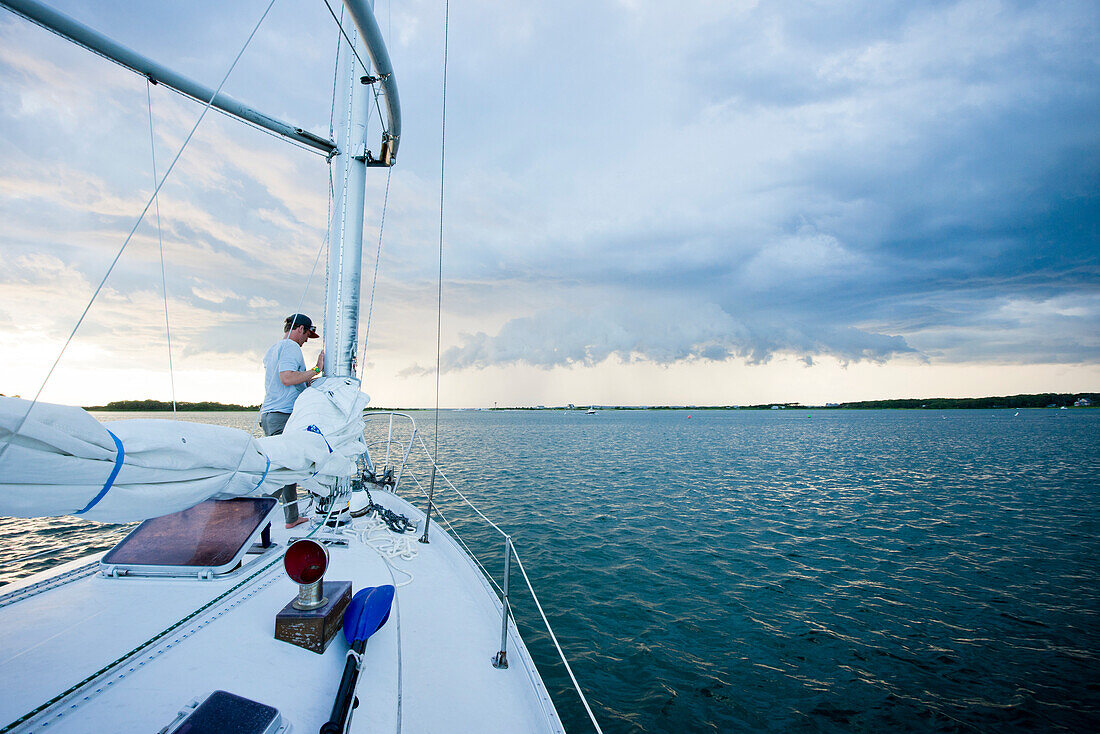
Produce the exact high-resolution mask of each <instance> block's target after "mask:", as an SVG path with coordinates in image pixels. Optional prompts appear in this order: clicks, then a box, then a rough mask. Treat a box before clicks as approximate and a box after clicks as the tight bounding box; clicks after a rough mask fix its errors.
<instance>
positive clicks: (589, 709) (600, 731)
mask: <svg viewBox="0 0 1100 734" xmlns="http://www.w3.org/2000/svg"><path fill="white" fill-rule="evenodd" d="M512 553H513V555H514V556H515V559H516V565H517V566H519V572H520V573H521V574H523V580H524V581H526V582H527V589H528V590H529V591H530V592H531V599H533V600H534V602H535V607H537V608H538V610H539V616H540V617H542V621H543V622H544V623H545V624H546V631H547V632H549V633H550V640H551V641H552V642H553V643H554V647H556V648H557V650H558V656H559V657H561V661H562V663H563V664H564V665H565V672H567V673H569V679H570V680H571V681H573V688H574V689H576V691H577V695H578V696H580V698H581V703H583V704H584V710H585V711H587V712H588V719H589V721H591V722H592V726H594V727H595V728H596V732H597V734H603V729H601V728H600V725H599V723H598V722H597V721H596V715H595V714H594V713H592V707H591V706H589V705H588V698H587V697H585V695H584V691H582V690H581V684H580V683H579V682H577V676H575V675H573V667H572V666H571V665H569V661H568V660H566V659H565V651H564V650H562V649H561V645H560V644H559V643H558V637H557V635H555V634H554V630H553V629H552V628H551V627H550V620H549V619H547V618H546V612H544V611H543V610H542V604H541V603H540V602H539V598H538V596H536V595H535V587H534V586H533V585H532V584H531V578H530V577H529V576H528V575H527V569H525V568H524V567H523V561H521V560H520V559H519V553H516V552H515V546H513V547H512Z"/></svg>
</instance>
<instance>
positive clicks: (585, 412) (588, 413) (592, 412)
mask: <svg viewBox="0 0 1100 734" xmlns="http://www.w3.org/2000/svg"><path fill="white" fill-rule="evenodd" d="M584 414H585V415H596V409H595V408H589V409H588V410H586V411H584Z"/></svg>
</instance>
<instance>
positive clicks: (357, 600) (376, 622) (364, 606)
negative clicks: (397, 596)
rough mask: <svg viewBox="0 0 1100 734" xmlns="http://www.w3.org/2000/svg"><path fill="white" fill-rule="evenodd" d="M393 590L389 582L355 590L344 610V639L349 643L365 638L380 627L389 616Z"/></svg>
mask: <svg viewBox="0 0 1100 734" xmlns="http://www.w3.org/2000/svg"><path fill="white" fill-rule="evenodd" d="M394 592H395V589H394V588H393V586H391V585H389V584H387V585H385V586H371V587H369V588H366V589H360V590H359V591H358V592H356V594H355V596H353V597H352V598H351V603H350V604H348V608H347V611H345V612H344V639H345V640H347V641H348V644H349V645H352V644H355V642H357V641H359V640H366V639H367V638H369V637H370V636H371V635H373V634H374V633H375V632H377V631H378V630H379V629H381V628H382V625H384V624H385V623H386V620H387V619H389V618H390V607H391V606H392V605H393V595H394Z"/></svg>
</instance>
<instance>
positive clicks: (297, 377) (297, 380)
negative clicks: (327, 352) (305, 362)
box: [279, 370, 320, 387]
mask: <svg viewBox="0 0 1100 734" xmlns="http://www.w3.org/2000/svg"><path fill="white" fill-rule="evenodd" d="M317 377H320V374H318V373H317V372H314V371H313V370H306V371H304V372H297V371H295V370H286V371H285V372H280V373H279V380H280V381H281V382H282V383H283V384H284V385H286V386H287V387H290V386H291V385H301V384H302V383H303V382H304V383H306V384H307V385H308V384H309V383H311V382H313V380H314V379H315V378H317Z"/></svg>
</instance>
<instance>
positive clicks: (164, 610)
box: [0, 491, 562, 732]
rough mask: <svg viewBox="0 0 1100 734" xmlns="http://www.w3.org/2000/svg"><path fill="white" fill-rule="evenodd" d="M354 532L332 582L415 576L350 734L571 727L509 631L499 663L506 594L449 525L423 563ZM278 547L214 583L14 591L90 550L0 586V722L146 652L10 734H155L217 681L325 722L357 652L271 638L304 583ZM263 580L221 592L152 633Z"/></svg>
mask: <svg viewBox="0 0 1100 734" xmlns="http://www.w3.org/2000/svg"><path fill="white" fill-rule="evenodd" d="M373 494H374V495H375V500H376V501H377V502H379V503H380V504H383V505H385V506H386V507H388V508H390V509H393V510H394V511H395V512H398V513H401V514H405V515H407V516H408V517H410V518H412V519H415V520H417V521H420V522H421V523H422V522H423V514H422V513H421V512H420V511H419V510H417V509H415V508H414V507H412V506H411V505H410V504H408V503H407V502H405V501H404V500H403V499H401V498H399V497H397V496H396V495H393V494H390V493H385V492H377V491H376V492H374V493H373ZM307 527H308V526H306V525H302V526H300V527H298V528H295V529H294V530H292V531H285V530H283V528H282V527H281V523H278V527H277V528H273V540H275V541H276V542H277V543H278V544H279V546H280V548H283V547H285V544H286V541H287V536H288V535H293V536H301V535H304V534H305V533H304V532H302V531H303V530H304V529H305V528H307ZM387 532H388V531H387ZM321 535H323V534H322V533H318V534H316V535H314V536H313V537H314V538H317V537H319V536H321ZM345 537H347V536H345ZM403 537H407V538H410V539H414V538H415V536H413V535H411V534H409V535H406V536H403ZM348 541H349V544H348V546H347V547H346V548H341V547H337V546H333V547H330V569H329V571H328V573H327V574H326V576H325V578H326V580H328V581H341V580H350V581H352V584H353V591H358V590H359V589H362V588H365V587H368V586H377V585H381V584H390V583H393V584H395V585H399V584H404V583H405V582H406V581H408V576H407V575H406V574H405V573H402V572H401V571H406V572H407V573H409V574H412V581H411V583H408V584H407V585H404V586H399V588H398V590H397V597H396V599H395V602H394V606H393V609H392V614H391V617H390V620H389V621H388V622H387V624H385V625H384V626H383V627H382V628H381V629H380V630H379V631H378V632H377V633H375V634H374V635H373V636H372V637H371V638H370V641H369V642H368V644H367V646H366V652H365V653H364V656H363V669H362V673H361V676H360V682H359V686H358V689H357V693H358V697H359V701H360V706H359V707H358V708H357V709H356V710H355V713H354V714H353V716H352V723H351V728H350V731H352V732H396V731H401V732H464V731H471V732H472V731H477V732H560V731H562V726H561V722H560V720H559V719H558V716H557V713H556V712H555V710H554V707H553V703H552V702H551V700H550V697H549V695H548V694H547V691H546V688H545V686H544V685H543V682H542V680H541V678H540V676H539V674H538V671H537V670H536V668H535V666H534V664H533V663H532V661H531V659H530V656H529V654H528V652H527V650H526V648H525V647H524V645H523V641H522V640H521V639H520V636H519V634H518V633H517V632H516V631H515V629H514V627H512V626H510V632H509V642H508V660H509V667H508V668H507V669H497V668H494V667H493V666H492V664H491V658H492V656H493V655H494V653H496V651H497V649H498V648H499V644H500V613H501V603H500V601H499V600H498V598H497V597H496V595H495V594H494V593H493V590H492V588H491V587H490V586H489V585H488V582H487V581H486V580H485V578H484V576H483V575H482V574H481V572H480V571H479V570H478V569H477V567H476V566H475V565H474V562H473V561H472V560H471V559H470V557H469V556H468V555H467V554H466V553H465V552H464V551H463V550H462V549H461V548H460V547H459V546H458V545H457V544H456V543H455V542H454V541H453V540H452V539H451V538H450V536H448V535H447V534H446V533H445V532H443V531H442V530H441V529H439V528H438V526H436V525H435V524H434V523H433V525H432V528H431V543H429V544H419V543H416V542H415V540H413V543H412V547H413V548H414V549H415V551H416V552H417V553H418V555H417V556H416V557H415V558H414V559H412V560H409V561H406V560H393V561H389V562H387V561H386V560H383V558H382V556H381V555H380V554H379V553H377V552H376V551H375V550H372V549H371V548H370V547H368V546H367V545H365V544H364V543H362V542H361V541H360V539H359V538H356V537H348ZM278 558H279V554H271V553H269V554H267V555H265V556H264V557H263V559H261V560H259V561H258V562H255V563H253V564H251V565H250V566H247V567H246V568H245V569H243V570H242V571H241V572H239V573H238V574H237V575H235V576H232V577H230V578H228V579H218V580H211V581H198V580H184V579H156V578H119V579H111V578H105V577H103V576H101V575H99V574H98V573H96V574H94V575H88V576H84V577H80V578H77V579H76V580H72V581H69V582H68V583H64V584H62V585H60V586H56V587H53V588H49V589H46V590H44V591H37V592H34V593H30V594H28V595H27V596H24V597H23V598H20V599H18V600H15V601H12V599H13V596H14V595H16V594H17V593H18V592H19V590H21V589H26V590H28V591H29V590H31V589H32V587H34V586H35V584H38V583H40V582H42V581H44V580H47V579H49V578H51V577H54V576H56V575H57V574H59V573H64V572H65V571H68V570H72V569H74V568H79V567H81V566H83V565H86V564H87V562H88V561H93V560H98V556H92V557H89V558H86V559H82V560H80V561H76V562H73V563H70V564H66V566H63V567H61V568H59V569H57V570H55V571H53V572H50V573H46V574H37V575H35V576H32V577H29V578H27V579H23V580H21V581H19V582H16V583H14V584H11V585H8V586H6V587H4V588H3V591H4V594H3V595H0V605H3V606H0V685H2V687H3V690H4V692H5V694H4V696H3V697H0V727H3V726H5V725H10V724H11V723H12V722H15V721H16V720H18V719H19V718H20V717H22V716H24V715H25V714H27V713H28V712H30V711H32V710H34V709H35V708H36V707H38V706H40V705H41V704H43V703H45V702H47V701H50V700H51V699H53V698H54V697H55V696H57V695H58V694H60V693H62V692H64V691H66V690H67V689H68V688H70V687H71V686H74V685H76V684H78V683H79V682H80V681H82V680H84V679H85V678H86V677H88V676H90V675H92V674H93V673H95V672H96V671H99V670H100V669H102V668H103V667H104V666H106V665H107V664H109V663H111V662H112V661H115V660H118V659H119V658H122V657H125V656H128V654H129V653H131V651H134V650H135V649H137V652H133V654H129V656H128V657H127V659H126V661H125V662H124V663H122V664H119V665H116V666H114V667H112V668H111V669H110V670H109V671H106V672H104V673H103V674H102V675H100V676H98V677H97V678H96V679H95V680H93V681H91V682H89V683H88V684H86V685H83V686H81V687H80V688H79V689H78V690H76V691H74V692H73V693H72V694H71V695H69V696H67V697H66V698H65V699H64V700H62V701H58V702H57V703H55V704H53V705H52V706H51V707H49V708H48V709H47V710H45V711H43V712H41V713H40V714H38V715H36V716H35V717H33V718H31V719H29V720H28V721H26V722H25V723H23V724H21V725H20V726H18V727H16V728H13V729H11V730H12V731H51V732H54V731H56V732H111V731H135V732H137V731H143V732H158V731H160V730H161V729H162V728H163V727H165V726H167V725H168V724H170V723H171V722H172V721H173V719H174V717H175V716H176V714H177V712H178V711H179V710H180V709H181V708H183V707H185V706H186V705H187V704H189V703H190V702H192V701H193V700H195V699H200V700H201V699H203V698H205V696H206V695H207V694H209V693H210V692H212V691H214V690H218V689H221V690H226V691H229V692H231V693H234V694H237V695H240V696H244V697H246V698H250V699H253V700H255V701H259V702H261V703H264V704H267V705H269V706H273V707H275V708H277V709H278V710H279V711H280V713H281V715H282V718H283V721H284V722H286V723H289V724H290V725H291V727H292V729H293V730H294V731H296V732H308V731H317V730H318V729H319V728H320V726H321V724H323V723H324V722H325V721H326V720H327V719H328V716H329V713H330V710H331V707H332V702H333V698H334V696H335V693H336V689H337V686H338V684H339V680H340V676H341V673H342V672H343V669H344V664H345V660H346V653H347V649H348V648H347V645H346V644H345V643H344V641H343V638H342V636H338V637H337V638H336V639H335V640H334V641H333V642H332V643H331V644H330V646H329V647H328V649H327V650H326V652H325V653H324V654H323V655H318V654H316V653H313V652H309V651H307V650H304V649H302V648H299V647H295V646H293V645H290V644H288V643H285V642H281V641H278V640H276V639H274V626H275V615H276V613H277V612H278V611H279V610H280V609H282V608H283V606H284V605H285V604H286V603H287V602H288V601H289V600H290V599H291V598H293V597H294V596H295V594H296V592H297V586H296V585H295V584H294V583H293V582H292V581H291V580H290V579H289V578H288V577H287V576H286V574H285V573H284V571H283V567H282V562H281V560H278ZM272 561H274V563H272ZM390 563H392V564H393V566H394V567H396V568H397V569H400V570H401V571H394V570H392V569H391V566H390V565H389V564H390ZM268 564H270V567H269V568H267V569H266V570H264V571H261V572H260V573H256V571H257V570H258V569H259V568H261V567H262V566H263V565H268ZM252 575H254V578H252V579H251V580H249V581H248V582H247V583H244V584H243V585H241V587H240V588H239V589H237V590H236V591H234V592H233V593H231V594H229V595H227V596H226V597H225V598H224V599H221V600H220V601H219V602H217V603H215V604H214V605H212V606H210V607H209V608H208V609H206V610H204V611H203V612H201V613H199V614H197V615H195V616H194V617H193V618H192V619H190V620H189V621H188V622H186V623H185V624H183V625H181V626H180V627H178V628H177V629H175V630H173V631H172V632H171V633H169V634H167V635H165V636H164V637H163V638H161V639H160V640H158V641H157V642H153V643H151V644H145V643H147V642H148V641H149V640H150V639H151V638H153V637H155V636H156V635H158V634H160V633H161V632H162V631H163V630H165V629H166V628H168V627H170V626H171V625H172V624H174V623H176V622H177V621H178V620H180V619H182V618H184V617H187V616H188V615H190V614H192V613H193V612H195V610H198V609H200V608H202V607H203V606H204V605H206V604H208V603H209V602H210V601H211V600H212V599H215V598H217V597H218V596H220V595H222V594H224V593H225V592H226V591H227V590H229V589H231V588H232V587H234V586H235V585H237V584H240V582H241V581H242V580H243V579H246V578H248V577H249V576H252ZM46 720H48V721H49V724H48V726H46V727H43V726H42V723H43V722H44V721H46Z"/></svg>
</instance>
